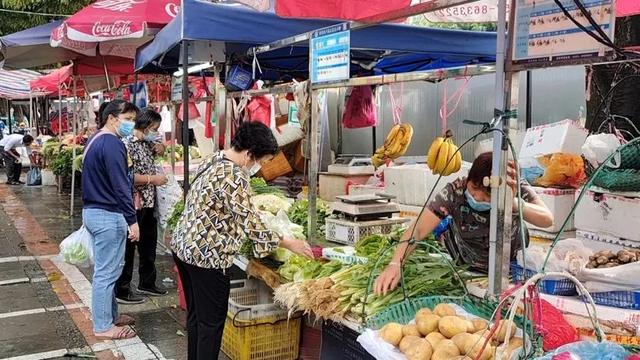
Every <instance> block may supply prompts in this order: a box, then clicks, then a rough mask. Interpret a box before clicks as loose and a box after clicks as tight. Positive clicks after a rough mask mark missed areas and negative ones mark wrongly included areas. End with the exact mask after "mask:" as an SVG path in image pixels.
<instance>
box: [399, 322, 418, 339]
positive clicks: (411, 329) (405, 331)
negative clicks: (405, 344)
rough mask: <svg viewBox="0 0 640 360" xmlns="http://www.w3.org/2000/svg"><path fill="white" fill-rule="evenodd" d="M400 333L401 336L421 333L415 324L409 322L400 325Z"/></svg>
mask: <svg viewBox="0 0 640 360" xmlns="http://www.w3.org/2000/svg"><path fill="white" fill-rule="evenodd" d="M402 335H403V336H405V337H406V336H410V335H413V336H418V337H420V336H422V334H420V331H418V326H417V325H416V324H410V325H405V326H403V327H402Z"/></svg>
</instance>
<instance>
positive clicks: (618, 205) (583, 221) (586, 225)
mask: <svg viewBox="0 0 640 360" xmlns="http://www.w3.org/2000/svg"><path fill="white" fill-rule="evenodd" d="M579 194H580V192H579V191H578V192H576V199H577V197H578V195H579ZM638 214H640V198H637V197H625V196H620V195H616V194H612V193H597V192H594V191H587V193H586V194H585V196H584V197H583V198H582V200H581V201H580V203H579V204H578V206H577V208H576V212H575V226H576V229H578V230H584V231H588V232H593V233H597V234H603V235H606V236H610V237H615V238H619V239H621V240H627V241H631V242H640V226H638ZM637 245H638V244H636V246H637Z"/></svg>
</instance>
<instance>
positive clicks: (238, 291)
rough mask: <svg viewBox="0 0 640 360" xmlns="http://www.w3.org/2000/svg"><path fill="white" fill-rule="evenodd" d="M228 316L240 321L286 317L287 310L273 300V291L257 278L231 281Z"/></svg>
mask: <svg viewBox="0 0 640 360" xmlns="http://www.w3.org/2000/svg"><path fill="white" fill-rule="evenodd" d="M228 311H229V314H228V315H229V316H230V317H231V318H235V319H236V320H240V321H260V320H264V319H269V320H282V319H287V310H286V309H283V308H281V307H280V306H278V305H277V304H275V303H274V302H273V292H272V291H271V289H270V288H269V287H268V286H267V285H266V284H265V283H264V282H263V281H260V280H257V279H247V280H234V281H231V291H230V293H229V310H228Z"/></svg>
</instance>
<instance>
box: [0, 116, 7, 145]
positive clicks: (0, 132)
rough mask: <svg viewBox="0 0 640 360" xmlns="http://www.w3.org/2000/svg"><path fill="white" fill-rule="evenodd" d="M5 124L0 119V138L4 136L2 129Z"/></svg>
mask: <svg viewBox="0 0 640 360" xmlns="http://www.w3.org/2000/svg"><path fill="white" fill-rule="evenodd" d="M5 127H6V125H5V124H4V120H0V140H2V138H3V137H4V129H5Z"/></svg>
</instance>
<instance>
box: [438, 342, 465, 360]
mask: <svg viewBox="0 0 640 360" xmlns="http://www.w3.org/2000/svg"><path fill="white" fill-rule="evenodd" d="M456 356H460V349H458V347H457V346H456V344H454V343H453V341H451V340H447V339H445V340H442V341H440V343H438V346H436V348H435V351H434V352H433V355H432V356H431V360H450V359H451V358H454V357H456Z"/></svg>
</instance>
